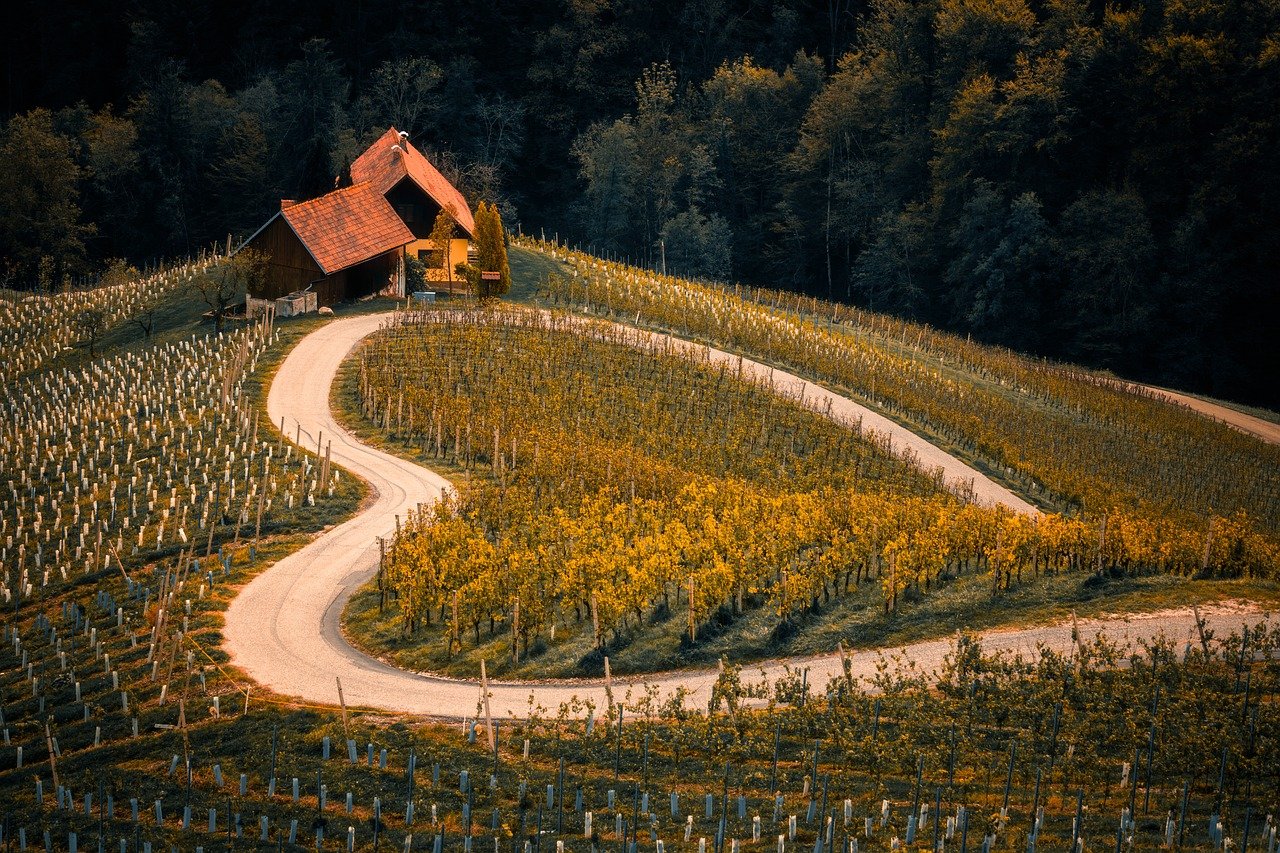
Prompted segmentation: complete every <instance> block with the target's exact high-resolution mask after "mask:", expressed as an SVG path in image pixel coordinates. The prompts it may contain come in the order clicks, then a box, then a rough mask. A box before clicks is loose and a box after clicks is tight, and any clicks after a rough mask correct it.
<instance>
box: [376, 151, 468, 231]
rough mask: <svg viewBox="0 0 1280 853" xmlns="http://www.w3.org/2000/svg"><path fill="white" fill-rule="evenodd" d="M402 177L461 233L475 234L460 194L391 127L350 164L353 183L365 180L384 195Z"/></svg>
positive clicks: (466, 207)
mask: <svg viewBox="0 0 1280 853" xmlns="http://www.w3.org/2000/svg"><path fill="white" fill-rule="evenodd" d="M394 145H399V146H400V150H399V151H392V150H391V149H392V146H394ZM405 178H408V179H409V180H411V181H413V182H414V183H415V184H417V185H418V188H419V189H421V190H422V191H423V192H424V193H426V194H427V195H429V196H431V198H432V199H434V200H435V202H436V204H438V205H440V206H441V207H442V208H444V209H445V210H448V211H449V212H450V213H451V214H453V218H454V219H456V220H457V221H458V225H459V226H461V227H462V230H463V231H465V232H467V234H469V235H470V234H474V233H475V230H476V223H475V220H474V219H473V218H472V216H471V208H469V207H468V206H467V200H466V199H465V198H463V197H462V193H460V192H458V190H457V189H456V188H455V187H454V186H453V184H451V183H449V182H448V181H447V180H446V179H445V177H444V175H442V174H440V172H439V170H438V169H436V167H435V166H432V165H431V161H429V160H428V159H427V158H426V157H424V156H423V154H422V152H421V151H419V150H418V149H417V148H414V147H413V145H412V144H411V143H410V142H409V140H408V139H401V138H400V132H399V131H397V130H396V129H395V128H394V127H393V128H390V129H388V130H387V132H386V133H384V134H382V136H380V137H378V141H377V142H375V143H373V144H372V145H370V146H369V148H368V149H367V150H366V151H365V152H364V153H363V154H361V155H360V156H359V157H357V158H356V161H355V162H354V163H352V164H351V179H352V180H353V181H356V182H363V181H368V182H369V183H371V184H373V185H374V186H375V187H377V189H378V192H380V193H383V194H384V195H385V194H386V193H387V192H389V191H390V190H391V188H392V187H394V186H395V185H396V184H398V183H400V182H401V181H402V180H404V179H405Z"/></svg>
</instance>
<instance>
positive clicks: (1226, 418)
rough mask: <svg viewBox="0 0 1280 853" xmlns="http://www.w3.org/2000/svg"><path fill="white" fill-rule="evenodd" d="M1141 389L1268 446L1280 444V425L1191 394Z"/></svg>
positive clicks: (1147, 387)
mask: <svg viewBox="0 0 1280 853" xmlns="http://www.w3.org/2000/svg"><path fill="white" fill-rule="evenodd" d="M1139 387H1140V388H1142V389H1144V390H1146V391H1147V392H1149V393H1151V394H1153V395H1155V396H1156V397H1163V398H1164V399H1165V400H1167V401H1169V402H1171V403H1178V404H1180V405H1183V406H1186V407H1187V408H1188V409H1191V410H1192V411H1194V412H1199V413H1200V414H1202V415H1204V416H1205V417H1207V418H1212V419H1213V420H1215V421H1218V422H1220V423H1224V424H1226V425H1227V426H1229V427H1234V428H1235V429H1238V430H1239V431H1240V432H1244V433H1248V434H1249V435H1254V436H1257V437H1258V438H1260V439H1262V440H1263V441H1265V442H1267V444H1280V424H1277V423H1272V422H1271V421H1264V420H1263V419H1262V418H1259V417H1255V416H1253V415H1250V414H1246V413H1245V412H1241V411H1237V410H1236V409H1232V408H1228V407H1227V406H1219V405H1218V404H1217V403H1210V402H1209V401H1208V400H1201V399H1200V398H1199V397H1192V396H1191V395H1189V394H1181V393H1179V392H1177V391H1169V390H1167V389H1165V388H1157V387H1155V386H1154V385H1141V386H1139Z"/></svg>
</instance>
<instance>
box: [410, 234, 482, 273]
mask: <svg viewBox="0 0 1280 853" xmlns="http://www.w3.org/2000/svg"><path fill="white" fill-rule="evenodd" d="M450 242H451V245H450V247H449V269H448V270H445V269H444V268H443V267H441V268H439V269H431V268H428V269H427V279H428V280H429V281H461V279H459V278H458V277H457V276H456V275H454V273H453V268H454V266H456V265H457V264H465V263H466V262H467V247H468V245H469V243H470V241H469V240H467V238H465V237H460V238H454V239H453V240H452V241H450ZM435 247H436V244H435V242H434V241H432V240H414V241H413V242H412V243H410V244H409V245H408V247H407V248H406V249H405V251H406V252H408V253H409V254H411V255H413V256H414V257H419V255H418V253H419V252H420V251H422V252H430V251H432V250H434V249H435ZM427 257H430V256H429V255H428V256H427ZM446 272H447V273H448V276H447V277H446V275H445V273H446Z"/></svg>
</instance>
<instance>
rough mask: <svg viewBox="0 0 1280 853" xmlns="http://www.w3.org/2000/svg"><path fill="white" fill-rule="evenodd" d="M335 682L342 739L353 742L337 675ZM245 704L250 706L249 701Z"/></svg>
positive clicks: (340, 680)
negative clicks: (340, 711) (339, 707)
mask: <svg viewBox="0 0 1280 853" xmlns="http://www.w3.org/2000/svg"><path fill="white" fill-rule="evenodd" d="M333 680H334V681H336V682H338V704H339V705H341V706H342V737H343V739H345V740H351V734H350V732H349V731H348V729H347V700H346V698H345V697H343V695H342V679H341V678H339V677H338V676H336V675H335V676H334V677H333ZM245 704H246V705H248V700H247V699H246V700H245Z"/></svg>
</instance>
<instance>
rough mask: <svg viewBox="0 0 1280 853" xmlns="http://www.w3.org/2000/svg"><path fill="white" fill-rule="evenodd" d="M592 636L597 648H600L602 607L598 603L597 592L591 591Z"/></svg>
mask: <svg viewBox="0 0 1280 853" xmlns="http://www.w3.org/2000/svg"><path fill="white" fill-rule="evenodd" d="M591 638H592V639H593V640H595V644H596V648H597V649H598V648H600V608H599V607H598V606H597V604H596V594H595V593H594V592H593V593H591Z"/></svg>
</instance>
